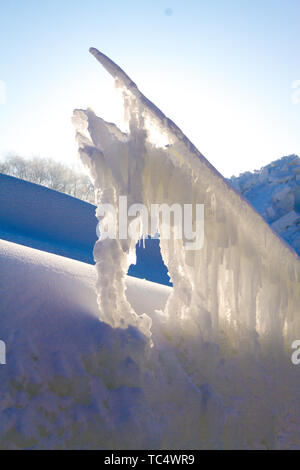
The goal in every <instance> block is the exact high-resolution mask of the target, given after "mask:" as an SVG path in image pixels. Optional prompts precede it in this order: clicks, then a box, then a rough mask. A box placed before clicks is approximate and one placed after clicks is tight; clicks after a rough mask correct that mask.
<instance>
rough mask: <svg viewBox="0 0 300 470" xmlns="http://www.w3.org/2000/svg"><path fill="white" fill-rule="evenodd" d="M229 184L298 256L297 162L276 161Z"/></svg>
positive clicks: (299, 163) (299, 183) (299, 165)
mask: <svg viewBox="0 0 300 470" xmlns="http://www.w3.org/2000/svg"><path fill="white" fill-rule="evenodd" d="M229 182H230V183H231V184H232V186H233V187H234V188H235V189H236V190H237V191H239V192H240V193H241V194H242V195H243V196H244V197H245V198H246V199H247V200H248V201H249V202H250V203H251V204H252V205H253V207H255V209H256V210H257V211H258V212H259V213H260V214H261V215H262V216H263V218H264V219H265V221H266V222H268V224H270V225H271V227H272V228H273V229H274V230H275V231H276V232H277V233H278V234H279V235H280V236H281V237H282V238H283V239H284V240H285V241H286V242H287V243H289V245H291V246H292V247H293V248H294V250H295V251H296V252H297V253H298V255H300V158H299V157H298V156H297V155H290V156H288V157H283V158H280V159H279V160H275V161H274V162H272V163H270V164H269V165H266V166H265V167H263V168H261V169H260V170H259V171H256V172H254V173H251V172H246V173H243V174H241V175H240V176H238V177H234V176H233V177H232V178H231V179H230V180H229Z"/></svg>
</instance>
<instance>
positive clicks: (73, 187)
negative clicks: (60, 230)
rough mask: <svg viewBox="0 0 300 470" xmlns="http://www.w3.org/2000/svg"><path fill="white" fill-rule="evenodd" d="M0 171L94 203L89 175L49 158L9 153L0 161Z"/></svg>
mask: <svg viewBox="0 0 300 470" xmlns="http://www.w3.org/2000/svg"><path fill="white" fill-rule="evenodd" d="M0 173H4V174H6V175H11V176H15V177H17V178H21V179H23V180H26V181H31V182H32V183H37V184H40V185H42V186H46V187H47V188H51V189H55V190H56V191H60V192H61V193H66V194H70V195H71V196H74V197H77V198H79V199H83V200H84V201H88V202H91V203H94V187H93V184H92V183H91V181H90V179H89V177H88V176H87V175H85V174H84V173H81V172H79V171H76V170H73V169H72V168H70V167H69V166H67V165H64V164H63V163H60V162H56V161H55V160H52V159H51V158H47V159H46V158H40V157H33V158H29V159H28V158H23V157H20V156H18V155H9V156H7V157H5V158H4V159H3V160H2V161H0Z"/></svg>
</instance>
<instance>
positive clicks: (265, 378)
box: [73, 48, 300, 447]
mask: <svg viewBox="0 0 300 470" xmlns="http://www.w3.org/2000/svg"><path fill="white" fill-rule="evenodd" d="M90 52H91V53H92V54H93V55H94V56H95V57H96V59H97V60H98V61H99V62H100V63H101V64H102V65H103V66H104V67H105V68H106V69H107V70H108V72H109V73H111V75H112V76H113V77H114V78H115V81H116V85H117V86H118V87H119V88H121V90H122V93H123V97H124V107H125V112H126V116H127V119H128V124H129V132H128V133H126V134H125V133H122V132H121V131H120V130H119V129H118V128H117V127H116V126H115V125H114V124H111V123H107V122H105V121H104V120H103V119H101V118H99V117H97V116H96V115H95V114H94V112H93V111H92V110H90V109H89V110H86V111H84V110H75V112H74V118H73V119H74V123H75V126H76V128H77V140H78V143H79V151H80V156H81V159H82V161H83V163H84V165H85V166H86V167H87V168H88V170H89V172H90V175H91V177H92V179H93V181H94V184H95V188H96V191H97V197H98V200H97V203H98V206H99V207H101V205H102V204H103V203H106V202H109V203H112V204H114V205H115V206H117V201H118V197H119V196H120V195H127V196H128V204H132V203H143V204H145V205H146V207H148V208H149V210H150V205H151V204H154V203H156V204H162V203H167V204H169V205H171V204H173V203H176V202H177V203H180V204H185V203H192V204H196V203H202V204H205V240H204V246H203V248H202V249H201V250H197V251H186V250H185V249H184V247H183V241H182V240H161V251H162V256H163V259H164V262H165V263H166V265H167V266H168V269H169V273H170V276H171V281H172V283H173V286H174V288H173V291H172V293H171V294H170V296H169V298H168V301H167V304H166V307H165V309H164V311H163V312H157V314H156V317H153V319H152V320H153V327H152V330H151V320H150V318H149V317H148V316H147V315H142V316H139V315H137V314H136V313H135V312H134V310H133V308H132V306H131V305H130V303H129V302H128V300H127V297H126V289H125V283H124V279H125V275H126V272H127V268H128V263H129V261H128V257H129V255H130V253H131V252H132V250H133V249H134V243H133V242H131V241H127V240H109V239H105V240H101V237H100V239H99V240H98V242H97V243H96V245H95V250H94V256H95V260H96V266H97V272H98V282H97V293H98V305H99V314H100V318H101V320H103V321H105V322H107V323H108V324H110V325H111V326H113V327H116V326H121V327H124V328H125V327H126V326H128V325H133V326H135V327H137V328H138V329H139V330H140V331H141V332H142V333H143V334H144V335H145V336H146V337H149V336H150V335H151V331H152V333H153V334H152V341H153V344H154V347H153V348H152V350H151V349H150V352H149V351H148V353H147V354H149V355H150V356H149V357H148V356H147V357H148V359H147V360H148V361H150V363H151V361H152V366H149V367H152V368H153V369H155V367H156V366H155V364H156V363H155V361H156V360H157V357H156V356H155V354H157V352H156V344H160V343H161V339H157V338H160V337H163V338H165V340H166V341H167V342H168V343H169V344H170V345H172V351H173V352H172V354H173V355H175V356H176V360H177V361H178V363H179V364H180V367H182V368H183V370H184V371H185V374H187V376H188V377H189V380H190V381H191V384H192V386H193V387H194V390H195V392H196V394H197V393H198V394H199V395H198V402H197V399H196V401H195V400H191V413H195V416H197V418H195V419H196V422H197V423H195V428H194V432H195V433H198V438H197V439H196V440H197V442H198V445H199V446H201V447H205V446H208V447H278V446H280V442H281V441H282V442H283V441H285V440H286V439H287V438H286V436H287V435H289V438H288V439H290V441H291V442H292V441H293V442H294V445H296V446H297V445H299V443H300V431H298V430H297V429H300V427H299V423H300V420H299V412H298V409H299V405H300V403H299V394H298V390H297V389H299V385H300V380H299V379H300V376H299V372H298V371H297V370H296V369H297V368H296V367H295V366H292V364H291V361H290V355H291V343H292V342H293V341H294V340H295V339H297V338H300V315H299V306H300V289H299V281H300V263H299V258H298V257H297V255H296V254H295V253H294V252H293V251H292V250H291V249H290V248H289V247H288V246H287V245H286V244H285V243H284V242H283V241H282V240H280V239H279V238H278V236H277V235H276V234H275V233H274V232H273V231H272V229H271V228H270V227H269V226H268V225H267V224H266V223H265V222H264V221H263V219H262V217H261V216H260V215H259V214H258V213H257V212H256V211H255V210H254V209H253V208H252V207H251V206H250V205H249V204H248V203H247V202H246V201H245V200H244V199H243V198H242V197H241V196H240V195H238V194H237V193H236V191H235V190H234V189H232V188H231V187H230V186H229V185H228V183H227V182H226V181H225V180H224V178H223V177H222V176H221V175H220V174H219V173H218V172H217V171H216V170H215V169H214V168H213V167H212V165H211V164H210V163H209V162H208V161H207V160H206V159H205V158H204V157H203V155H202V154H201V153H200V152H199V151H198V150H197V149H196V148H195V146H194V145H193V144H192V143H191V142H190V141H189V140H188V139H187V137H186V136H185V135H184V134H183V133H182V132H181V130H180V129H179V128H178V127H177V126H176V125H175V124H174V123H173V122H172V121H171V120H169V119H168V118H167V117H166V116H165V115H164V114H163V113H162V112H161V111H160V110H159V109H158V108H157V107H156V106H155V105H153V104H152V103H151V102H150V101H149V100H148V99H147V98H146V97H145V96H144V95H143V94H142V93H141V92H140V91H139V89H138V88H137V86H136V85H135V83H133V82H132V80H131V79H130V78H129V77H128V76H127V75H126V74H125V73H124V72H123V71H122V70H121V69H120V68H119V67H118V66H117V65H116V64H114V63H113V62H112V61H111V60H110V59H109V58H108V57H106V56H105V55H103V54H102V53H100V52H99V51H97V50H96V49H94V48H92V49H91V50H90ZM158 135H159V136H160V138H159V139H158V138H157V136H158ZM164 379H166V377H165V378H164ZM174 393H175V392H174ZM165 398H166V397H165ZM173 399H174V397H170V401H171V402H172V400H173ZM210 404H211V405H210ZM295 408H296V409H297V411H295ZM204 409H205V410H206V412H205V413H204V412H203V410H204ZM213 409H214V411H213ZM216 410H217V411H216ZM203 413H204V414H203ZM292 417H293V418H292ZM294 423H297V425H295V426H294ZM293 426H294V427H293ZM291 427H293V430H291ZM295 429H296V431H295ZM291 436H292V437H291ZM291 445H292V444H291Z"/></svg>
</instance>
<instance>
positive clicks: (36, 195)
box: [0, 173, 170, 285]
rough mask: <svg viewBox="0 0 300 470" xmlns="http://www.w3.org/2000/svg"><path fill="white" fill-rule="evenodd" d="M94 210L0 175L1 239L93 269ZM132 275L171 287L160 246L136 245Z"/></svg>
mask: <svg viewBox="0 0 300 470" xmlns="http://www.w3.org/2000/svg"><path fill="white" fill-rule="evenodd" d="M95 210H96V207H95V206H94V205H92V204H89V203H87V202H85V201H81V200H80V199H76V198H74V197H71V196H68V195H67V194H63V193H59V192H57V191H53V190H52V189H49V188H46V187H44V186H40V185H38V184H34V183H30V182H28V181H24V180H21V179H19V178H15V177H12V176H7V175H3V174H1V173H0V239H2V240H7V241H12V242H14V243H19V244H22V245H25V246H29V247H32V248H37V249H38V250H43V251H47V252H48V253H54V254H57V255H61V256H65V257H67V258H72V259H76V260H78V261H83V262H84V263H90V264H94V257H93V249H94V245H95V243H96V240H97V235H96V227H97V219H96V216H95ZM136 255H137V258H136V264H134V265H131V266H130V267H129V271H128V273H129V275H131V276H135V277H139V278H142V279H148V280H150V281H153V282H159V283H161V284H166V285H168V284H170V283H169V276H168V274H167V268H166V266H165V265H164V263H163V261H162V257H161V254H160V248H159V241H158V240H157V239H148V240H146V241H145V247H144V246H143V244H137V248H136Z"/></svg>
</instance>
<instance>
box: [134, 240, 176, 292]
mask: <svg viewBox="0 0 300 470" xmlns="http://www.w3.org/2000/svg"><path fill="white" fill-rule="evenodd" d="M128 274H129V275H130V276H134V277H138V278H141V279H147V280H148V281H152V282H158V283H159V284H165V285H167V286H172V283H171V282H170V277H169V276H168V268H167V266H166V265H165V263H164V262H163V259H162V256H161V251H160V243H159V239H158V238H151V237H149V238H146V239H145V241H144V244H143V240H141V241H140V242H138V243H137V244H136V264H131V265H130V266H129V269H128Z"/></svg>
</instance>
